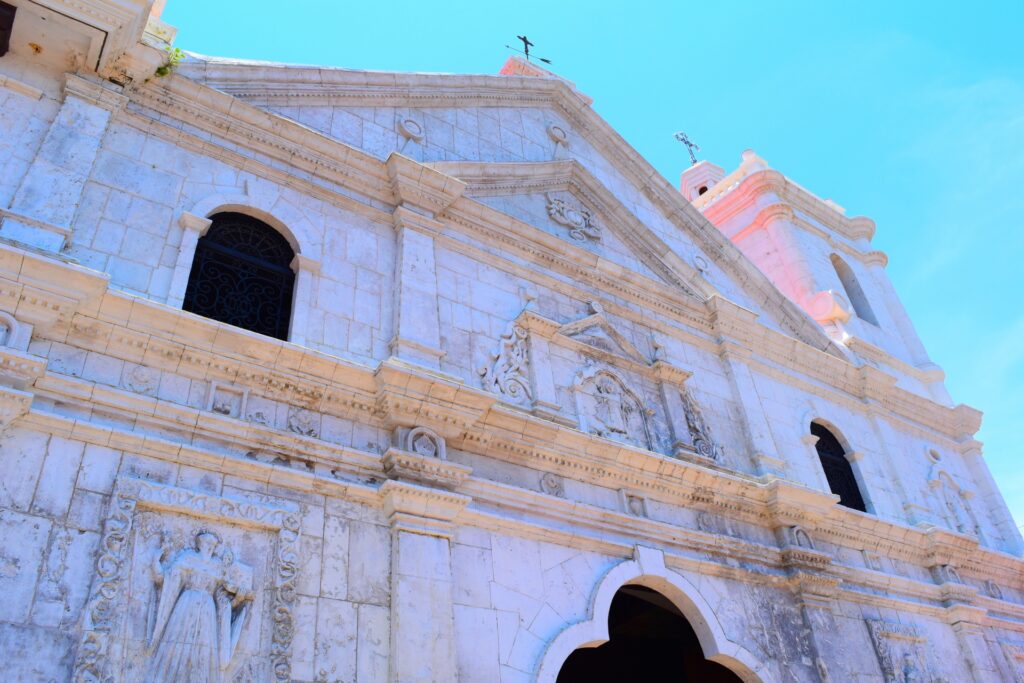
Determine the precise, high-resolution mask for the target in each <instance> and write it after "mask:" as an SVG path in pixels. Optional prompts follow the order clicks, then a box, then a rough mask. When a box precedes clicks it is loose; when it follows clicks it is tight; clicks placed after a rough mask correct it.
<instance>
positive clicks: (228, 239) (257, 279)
mask: <svg viewBox="0 0 1024 683" xmlns="http://www.w3.org/2000/svg"><path fill="white" fill-rule="evenodd" d="M212 218H213V223H212V225H210V229H209V230H208V231H207V232H206V234H205V235H203V236H202V237H201V238H199V242H198V244H197V245H196V255H195V259H194V260H193V261H192V272H191V273H190V274H189V277H188V287H187V288H186V289H185V300H184V302H183V304H182V308H183V309H184V310H186V311H190V312H192V313H195V314H197V315H201V316H203V317H206V318H211V319H213V320H218V321H220V322H222V323H226V324H228V325H233V326H235V327H241V328H243V329H246V330H250V331H252V332H257V333H259V334H265V335H267V336H268V337H276V338H277V339H284V340H287V339H288V323H289V321H290V319H291V312H292V291H293V289H294V286H295V273H294V272H292V268H291V263H292V260H293V259H294V258H295V251H294V250H293V249H292V247H291V245H290V244H288V240H286V239H285V238H284V236H283V235H281V233H279V232H278V231H276V230H274V229H273V228H272V227H270V226H269V225H267V224H266V223H264V222H263V221H260V220H257V219H255V218H253V217H252V216H247V215H245V214H241V213H219V214H217V215H215V216H213V217H212Z"/></svg>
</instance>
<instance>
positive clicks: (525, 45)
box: [505, 36, 551, 64]
mask: <svg viewBox="0 0 1024 683" xmlns="http://www.w3.org/2000/svg"><path fill="white" fill-rule="evenodd" d="M516 38H518V39H519V40H521V41H523V49H522V50H516V48H514V47H512V46H511V45H506V46H505V47H507V48H508V49H509V50H513V51H515V52H518V53H519V54H521V55H526V61H530V48H531V47H533V43H531V42H530V39H529V38H527V37H526V36H516ZM537 59H539V60H540V61H542V62H544V63H545V64H550V63H551V60H550V59H544V58H543V57H538V58H537Z"/></svg>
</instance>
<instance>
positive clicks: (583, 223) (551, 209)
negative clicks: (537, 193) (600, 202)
mask: <svg viewBox="0 0 1024 683" xmlns="http://www.w3.org/2000/svg"><path fill="white" fill-rule="evenodd" d="M548 216H550V217H551V220H553V221H554V222H556V223H558V224H559V225H564V226H565V227H567V228H569V236H570V237H572V238H573V239H574V240H578V241H580V242H585V241H586V240H595V241H597V240H600V239H601V228H600V227H599V226H598V225H597V224H596V223H595V222H594V215H593V214H592V213H591V212H590V211H588V210H587V209H584V208H583V207H579V208H576V207H574V206H572V205H571V204H569V203H568V202H566V201H565V200H562V199H558V198H557V197H551V196H548Z"/></svg>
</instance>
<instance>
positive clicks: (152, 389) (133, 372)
mask: <svg viewBox="0 0 1024 683" xmlns="http://www.w3.org/2000/svg"><path fill="white" fill-rule="evenodd" d="M121 384H122V386H124V388H125V389H127V390H128V391H134V392H135V393H137V394H145V395H146V396H154V395H156V390H157V386H158V385H159V384H160V373H159V372H158V371H157V370H154V369H153V368H147V367H145V366H144V365H135V366H133V367H131V368H130V369H127V370H125V373H124V377H123V378H122V380H121Z"/></svg>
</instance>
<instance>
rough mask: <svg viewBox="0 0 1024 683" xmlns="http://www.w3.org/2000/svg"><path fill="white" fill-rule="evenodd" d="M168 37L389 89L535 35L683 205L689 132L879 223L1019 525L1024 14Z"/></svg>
mask: <svg viewBox="0 0 1024 683" xmlns="http://www.w3.org/2000/svg"><path fill="white" fill-rule="evenodd" d="M164 19H165V20H166V21H167V22H168V23H170V24H171V25H173V26H176V27H177V28H178V39H177V42H176V44H177V45H178V46H179V47H182V48H183V49H186V50H192V51H195V52H201V53H204V54H209V55H218V56H227V57H244V58H250V59H264V60H270V61H280V62H293V63H303V64H321V65H327V66H341V67H349V68H357V69H375V70H385V71H392V70H394V71H440V72H455V73H495V72H496V71H497V70H498V68H500V66H501V64H502V63H503V61H504V60H505V58H506V56H507V55H508V54H509V53H508V51H507V50H506V49H505V48H504V45H506V44H511V43H512V42H513V41H514V40H515V36H516V34H522V33H525V34H526V35H528V36H529V37H530V39H531V40H532V41H533V42H534V43H535V44H536V47H535V48H534V52H535V54H537V55H540V56H546V57H548V58H550V59H551V60H553V62H554V64H553V66H552V69H553V70H554V71H556V72H557V73H558V74H560V75H562V76H564V77H565V78H568V79H570V80H572V81H575V82H576V84H577V86H578V87H579V88H580V89H581V90H582V91H583V92H585V93H587V94H588V95H590V96H591V97H593V98H594V100H595V102H594V108H595V109H596V110H597V111H598V112H599V113H600V114H601V115H602V116H604V117H605V119H607V120H608V121H609V123H611V125H612V126H614V127H615V128H616V129H617V130H618V131H619V133H620V134H622V136H623V137H625V138H626V140H628V141H629V142H630V143H631V144H632V145H633V146H634V147H635V148H636V149H637V150H639V152H640V153H641V154H643V155H644V156H645V157H646V158H647V159H649V160H650V161H651V162H652V163H653V165H654V166H655V167H656V168H657V169H658V170H659V171H661V173H662V174H663V175H664V176H665V177H666V178H668V179H669V180H671V181H672V182H673V183H674V184H675V183H677V181H678V176H679V172H680V171H681V170H682V169H683V168H684V166H686V165H687V163H688V158H687V156H686V154H685V151H684V150H683V148H682V147H681V146H680V145H679V143H677V142H675V141H674V140H673V139H672V133H674V132H675V131H677V130H680V129H683V130H686V131H687V132H688V133H689V134H690V135H691V137H692V138H693V139H694V140H696V141H697V142H698V143H699V144H700V145H701V146H702V147H703V153H702V154H701V156H703V157H704V158H707V159H709V160H711V161H713V162H715V163H718V164H719V165H721V166H723V167H725V168H726V169H727V170H731V169H733V168H734V167H735V166H736V165H737V164H738V163H739V158H740V152H742V150H744V149H745V148H748V147H749V148H752V149H754V150H756V151H757V152H758V153H759V154H760V155H761V156H763V157H764V158H765V159H767V160H768V161H769V163H771V164H772V166H773V167H775V168H777V169H779V170H780V171H782V172H783V173H785V174H786V175H788V176H790V177H792V178H793V179H794V180H796V181H797V182H799V183H800V184H802V185H804V186H805V187H807V188H808V189H810V190H812V191H813V192H815V193H817V194H819V195H820V196H822V197H830V198H833V199H834V200H835V201H837V202H838V203H840V204H842V205H843V206H845V207H846V209H847V212H848V214H849V215H859V214H863V215H867V216H870V217H871V218H873V219H874V220H875V221H876V222H877V224H878V232H877V235H876V237H875V240H874V244H875V247H876V248H878V249H881V250H883V251H885V252H887V253H888V254H889V258H890V261H889V266H888V272H889V276H890V277H891V278H892V280H893V282H894V283H895V286H896V289H897V291H898V292H899V293H900V295H901V296H902V298H903V302H904V304H905V305H906V307H907V309H908V310H909V312H910V315H911V318H912V319H913V320H914V322H915V323H916V325H917V329H918V332H919V333H920V335H921V337H922V339H923V340H924V343H925V345H926V346H927V348H928V350H929V352H930V353H931V356H932V358H933V359H934V360H935V361H936V362H937V363H939V364H940V365H941V366H942V367H943V368H945V370H946V373H947V376H948V380H947V384H948V386H949V388H950V391H951V393H952V394H953V398H954V400H956V401H959V402H963V403H967V404H969V405H972V406H974V407H976V408H979V409H981V410H983V411H984V412H985V421H984V426H983V428H982V431H981V434H980V437H981V439H982V440H983V441H985V444H986V448H985V453H986V458H987V460H988V462H989V465H990V467H991V468H992V470H993V473H994V475H995V477H996V480H997V481H998V483H999V485H1000V487H1001V488H1002V491H1003V494H1004V495H1005V496H1006V498H1007V500H1008V502H1009V503H1010V506H1011V508H1012V509H1013V511H1014V514H1015V516H1016V518H1017V520H1018V523H1024V467H1022V466H1021V456H1022V455H1024V448H1022V445H1021V444H1022V435H1021V432H1022V431H1024V283H1022V282H1024V280H1022V276H1024V273H1022V271H1024V225H1022V223H1024V218H1022V217H1024V48H1022V43H1021V38H1020V27H1021V26H1022V25H1024V3H1021V2H1019V1H1017V2H1005V3H996V2H973V3H962V2H957V3H953V2H948V1H947V2H902V1H901V2H892V1H891V0H887V1H885V2H857V3H828V2H800V3H798V2H771V3H766V2H730V3H718V2H681V1H676V2H667V1H665V2H644V1H634V2H618V3H610V2H593V1H590V2H582V1H577V2H554V1H552V0H546V1H544V2H536V1H533V0H530V1H519V2H509V3H493V2H465V1H464V0H459V1H454V2H453V1H448V2H437V3H431V2H406V1H395V0H392V1H390V2H380V1H377V2H373V1H366V0H359V1H358V2H354V1H352V0H347V1H345V2H337V1H334V2H331V1H326V0H324V1H313V0H291V1H290V2H265V1H263V0H246V1H245V2H242V1H241V0H216V2H211V1H210V0H202V1H200V0H168V7H167V10H166V12H165V13H164ZM901 455H902V454H901ZM905 455H906V457H919V456H920V454H919V453H907V454H905Z"/></svg>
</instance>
